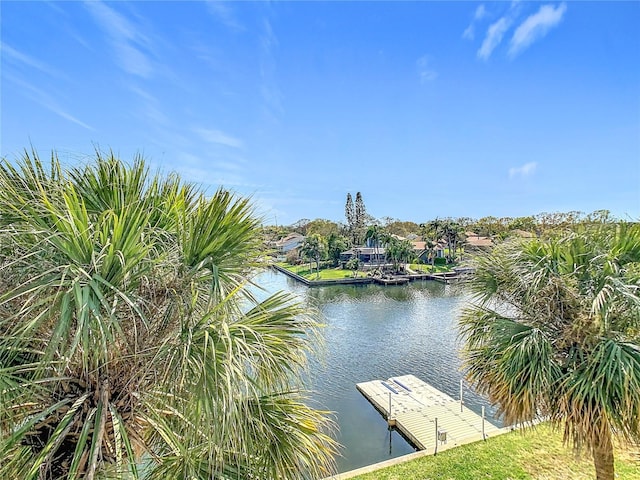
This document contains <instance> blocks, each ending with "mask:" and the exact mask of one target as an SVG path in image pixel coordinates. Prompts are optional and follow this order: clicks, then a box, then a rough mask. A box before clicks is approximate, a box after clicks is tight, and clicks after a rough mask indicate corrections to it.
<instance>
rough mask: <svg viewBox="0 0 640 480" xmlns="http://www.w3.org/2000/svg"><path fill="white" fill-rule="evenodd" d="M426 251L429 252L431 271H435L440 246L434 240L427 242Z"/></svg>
mask: <svg viewBox="0 0 640 480" xmlns="http://www.w3.org/2000/svg"><path fill="white" fill-rule="evenodd" d="M425 249H426V250H427V256H428V259H429V263H431V271H432V272H433V270H434V269H435V262H436V253H437V252H438V244H437V243H436V242H434V241H433V240H425Z"/></svg>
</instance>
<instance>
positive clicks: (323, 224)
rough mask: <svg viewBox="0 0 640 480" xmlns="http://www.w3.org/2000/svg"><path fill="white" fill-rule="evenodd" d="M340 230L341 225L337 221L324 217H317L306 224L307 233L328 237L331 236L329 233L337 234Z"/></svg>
mask: <svg viewBox="0 0 640 480" xmlns="http://www.w3.org/2000/svg"><path fill="white" fill-rule="evenodd" d="M339 231H340V227H339V226H338V224H337V223H336V222H332V221H331V220H325V219H324V218H316V219H315V220H312V221H311V222H309V223H308V224H307V226H306V235H313V234H314V233H317V234H318V235H321V236H323V237H324V238H327V239H328V238H329V235H331V234H337V233H338V232H339Z"/></svg>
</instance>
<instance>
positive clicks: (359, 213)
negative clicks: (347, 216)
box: [354, 192, 367, 245]
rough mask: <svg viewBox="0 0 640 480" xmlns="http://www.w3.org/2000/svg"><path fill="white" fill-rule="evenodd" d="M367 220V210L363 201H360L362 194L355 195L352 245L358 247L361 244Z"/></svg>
mask: <svg viewBox="0 0 640 480" xmlns="http://www.w3.org/2000/svg"><path fill="white" fill-rule="evenodd" d="M366 218H367V210H366V208H365V206H364V200H362V194H361V193H360V192H357V193H356V205H355V232H356V239H355V241H354V243H355V244H356V245H360V244H361V243H362V240H363V237H364V233H365V222H366Z"/></svg>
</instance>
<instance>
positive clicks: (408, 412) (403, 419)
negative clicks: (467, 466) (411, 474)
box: [356, 375, 503, 450]
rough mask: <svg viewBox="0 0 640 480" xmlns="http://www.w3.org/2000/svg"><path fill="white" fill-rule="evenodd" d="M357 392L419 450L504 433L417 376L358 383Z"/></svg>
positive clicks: (467, 441) (458, 401) (448, 445)
mask: <svg viewBox="0 0 640 480" xmlns="http://www.w3.org/2000/svg"><path fill="white" fill-rule="evenodd" d="M356 388H357V389H358V390H359V391H360V393H362V394H363V395H364V396H365V397H366V398H367V400H369V402H371V404H372V405H373V406H374V407H375V408H376V409H377V410H378V411H379V412H380V413H381V414H382V415H383V416H384V417H385V418H387V419H388V420H389V423H390V425H395V428H396V429H397V430H399V431H400V432H401V433H402V434H403V435H404V436H405V437H406V438H408V439H409V441H411V443H412V444H413V445H414V446H415V447H416V448H418V449H420V450H426V449H434V450H436V449H437V448H438V447H439V445H443V446H444V445H445V444H447V448H450V447H452V446H455V445H462V444H464V443H469V442H472V441H475V440H479V439H482V438H484V437H490V436H493V435H498V434H500V433H502V432H503V429H501V428H499V427H496V426H495V425H493V424H492V423H490V422H488V421H486V420H485V421H484V422H483V419H482V417H481V416H480V415H478V414H477V413H475V412H473V411H472V410H470V409H469V408H467V407H465V406H464V405H463V406H462V408H461V406H460V400H455V399H453V398H451V397H450V396H449V395H447V394H446V393H444V392H441V391H440V390H438V389H437V388H434V387H432V386H431V385H429V384H428V383H426V382H423V381H422V380H420V379H419V378H417V377H415V376H414V375H403V376H399V377H392V378H390V379H388V380H385V381H381V380H373V381H370V382H364V383H358V384H357V385H356ZM390 404H391V412H389V405H390ZM436 419H437V430H436ZM483 423H484V437H483ZM438 432H440V435H438Z"/></svg>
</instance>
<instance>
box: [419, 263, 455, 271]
mask: <svg viewBox="0 0 640 480" xmlns="http://www.w3.org/2000/svg"><path fill="white" fill-rule="evenodd" d="M453 267H455V265H453V266H451V265H434V267H433V270H431V265H425V264H424V263H412V264H411V265H410V266H409V268H410V269H411V270H413V271H414V272H424V273H442V272H451V271H453V270H452V268H453Z"/></svg>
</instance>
